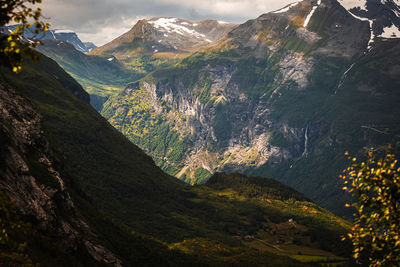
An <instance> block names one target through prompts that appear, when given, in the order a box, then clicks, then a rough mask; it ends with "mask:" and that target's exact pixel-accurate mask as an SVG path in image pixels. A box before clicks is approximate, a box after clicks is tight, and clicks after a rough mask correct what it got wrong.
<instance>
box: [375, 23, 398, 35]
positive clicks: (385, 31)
mask: <svg viewBox="0 0 400 267" xmlns="http://www.w3.org/2000/svg"><path fill="white" fill-rule="evenodd" d="M378 37H383V38H400V30H399V28H397V27H396V26H395V25H392V26H390V27H385V28H383V33H382V34H381V35H379V36H378Z"/></svg>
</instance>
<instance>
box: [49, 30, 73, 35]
mask: <svg viewBox="0 0 400 267" xmlns="http://www.w3.org/2000/svg"><path fill="white" fill-rule="evenodd" d="M53 32H54V33H55V34H60V33H75V32H74V31H71V30H54V31H53Z"/></svg>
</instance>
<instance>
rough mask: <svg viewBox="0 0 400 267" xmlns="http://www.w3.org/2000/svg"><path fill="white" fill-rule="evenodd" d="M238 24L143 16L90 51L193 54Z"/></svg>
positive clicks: (123, 55)
mask: <svg viewBox="0 0 400 267" xmlns="http://www.w3.org/2000/svg"><path fill="white" fill-rule="evenodd" d="M236 26H237V24H234V23H227V22H222V21H217V20H202V21H191V20H184V19H179V18H172V17H155V18H151V19H143V20H140V21H138V22H137V23H136V25H135V26H133V28H132V29H131V30H130V31H128V32H127V33H125V34H123V35H121V36H120V37H118V38H116V39H115V40H113V41H111V42H110V43H108V44H106V45H104V46H102V47H99V48H97V49H95V50H93V51H92V52H91V54H92V55H104V56H110V55H113V56H115V57H116V58H118V59H126V58H130V57H134V56H135V55H137V54H150V55H153V56H160V57H168V56H169V57H178V56H182V55H187V54H191V53H193V52H195V51H198V50H199V49H201V48H203V47H206V46H208V45H210V44H211V43H213V42H214V41H216V40H218V39H220V38H221V37H223V36H224V35H225V34H227V33H228V32H229V31H231V30H232V29H233V28H234V27H236Z"/></svg>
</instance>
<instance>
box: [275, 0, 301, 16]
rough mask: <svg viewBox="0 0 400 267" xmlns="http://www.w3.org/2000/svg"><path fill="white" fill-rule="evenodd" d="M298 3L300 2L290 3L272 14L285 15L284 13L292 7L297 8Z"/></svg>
mask: <svg viewBox="0 0 400 267" xmlns="http://www.w3.org/2000/svg"><path fill="white" fill-rule="evenodd" d="M300 2H301V1H297V2H294V3H292V4H290V5H288V6H286V7H284V8H281V9H278V10H277V11H274V12H272V13H275V14H278V13H285V12H287V11H289V9H291V8H292V7H294V6H297V4H298V3H300Z"/></svg>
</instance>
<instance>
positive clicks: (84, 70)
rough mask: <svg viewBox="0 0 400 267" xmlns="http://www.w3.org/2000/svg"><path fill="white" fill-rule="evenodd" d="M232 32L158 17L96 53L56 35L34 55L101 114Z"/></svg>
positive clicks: (213, 24) (220, 25) (225, 26)
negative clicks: (135, 87) (78, 88)
mask: <svg viewBox="0 0 400 267" xmlns="http://www.w3.org/2000/svg"><path fill="white" fill-rule="evenodd" d="M234 26H235V24H232V23H225V22H222V21H216V20H204V21H189V20H182V19H178V18H166V17H158V18H152V19H148V20H141V21H139V22H138V23H137V24H136V25H134V27H133V28H132V29H131V30H130V31H129V32H127V33H125V34H123V35H122V36H120V37H119V38H117V39H116V40H114V41H112V42H111V43H109V44H106V45H104V46H102V47H99V48H97V49H95V48H96V47H95V46H94V45H93V44H91V43H85V44H80V43H79V46H81V47H83V46H85V49H86V50H84V51H83V50H82V49H79V46H78V48H77V45H76V44H77V43H78V42H75V41H73V42H71V41H70V40H72V38H69V39H66V38H64V39H62V38H61V37H64V35H59V34H57V32H58V31H56V34H54V32H55V31H48V32H46V35H45V37H44V38H43V39H44V42H43V45H41V46H39V47H38V48H37V50H38V51H40V52H41V53H43V54H45V55H46V56H48V57H50V58H51V59H53V60H55V61H57V63H58V64H60V65H61V66H62V67H63V68H64V69H65V70H66V71H67V72H68V73H69V74H70V75H72V76H73V77H74V78H75V79H76V80H77V81H78V82H79V83H80V84H81V85H82V86H83V87H84V89H85V90H86V91H87V92H88V93H89V94H90V95H91V100H92V105H93V107H95V108H96V109H97V110H98V111H101V109H102V105H103V103H104V102H105V101H106V100H107V99H108V97H109V96H110V95H113V94H116V93H118V92H120V91H122V90H123V89H124V88H125V86H126V84H128V83H130V82H133V81H135V80H138V79H140V78H142V77H144V76H145V75H147V74H148V73H150V72H152V71H154V70H156V69H159V68H164V67H168V66H170V65H172V64H174V63H176V62H177V61H178V60H179V58H181V57H185V56H188V55H189V54H190V53H192V52H193V51H195V50H196V49H200V48H202V47H204V46H207V45H210V43H211V42H213V41H215V40H218V39H219V38H221V37H222V36H223V35H224V34H225V33H227V32H228V31H229V30H230V29H232V28H233V27H234ZM71 34H72V33H71ZM73 35H74V34H73ZM74 36H75V37H76V35H74ZM53 37H54V38H53ZM74 40H75V39H74ZM68 44H72V45H73V46H74V47H75V48H76V49H73V47H72V46H69V45H68ZM93 49H94V50H93ZM92 50H93V51H92ZM90 51H91V53H89V54H88V55H86V54H84V53H86V52H90Z"/></svg>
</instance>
